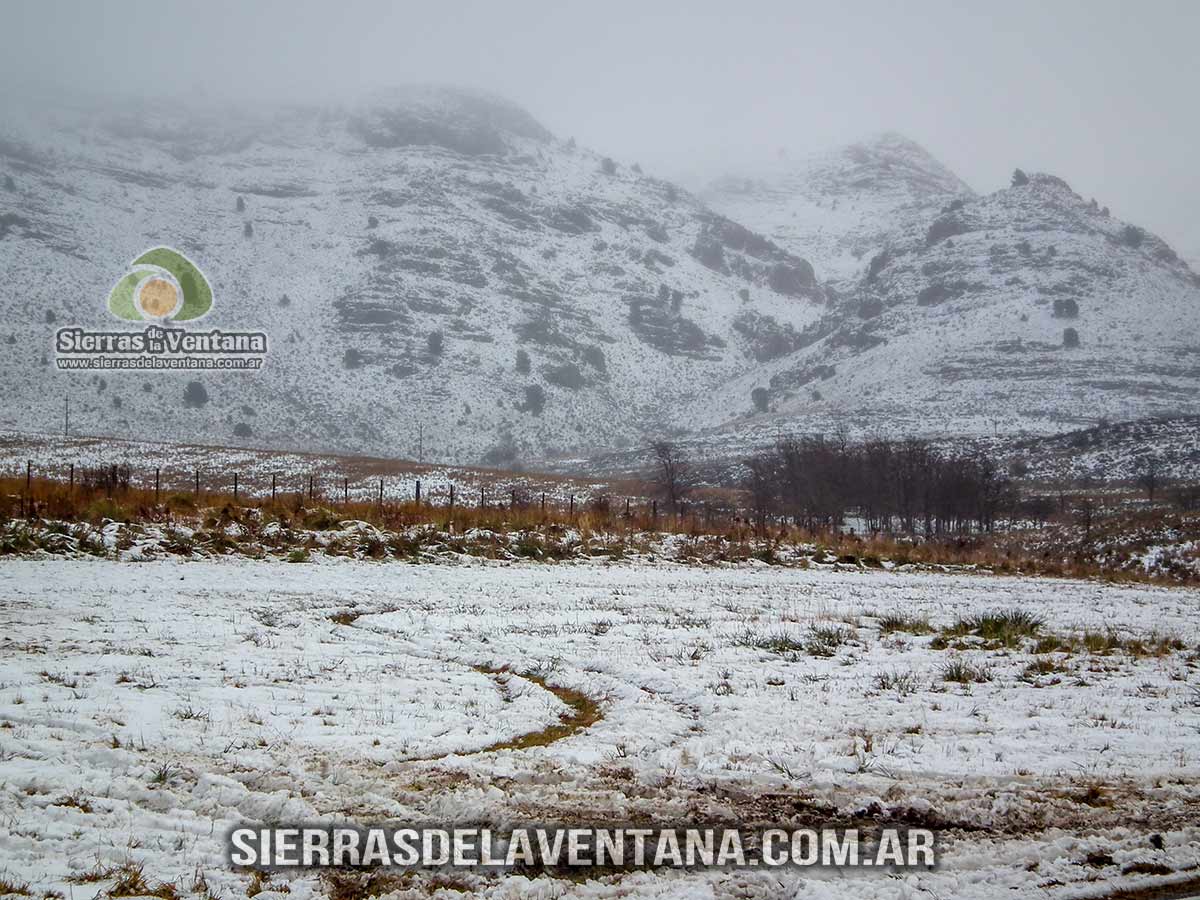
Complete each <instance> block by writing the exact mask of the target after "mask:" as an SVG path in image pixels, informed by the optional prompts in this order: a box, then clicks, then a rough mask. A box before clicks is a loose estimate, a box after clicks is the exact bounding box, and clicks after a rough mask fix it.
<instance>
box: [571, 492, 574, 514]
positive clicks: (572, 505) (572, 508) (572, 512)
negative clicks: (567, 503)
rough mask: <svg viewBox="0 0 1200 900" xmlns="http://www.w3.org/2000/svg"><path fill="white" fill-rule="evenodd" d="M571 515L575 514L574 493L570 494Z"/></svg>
mask: <svg viewBox="0 0 1200 900" xmlns="http://www.w3.org/2000/svg"><path fill="white" fill-rule="evenodd" d="M571 515H575V495H574V494H572V495H571Z"/></svg>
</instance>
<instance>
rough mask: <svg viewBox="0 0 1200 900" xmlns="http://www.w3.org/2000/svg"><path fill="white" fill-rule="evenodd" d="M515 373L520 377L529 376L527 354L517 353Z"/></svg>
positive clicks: (521, 351) (523, 352) (520, 351)
mask: <svg viewBox="0 0 1200 900" xmlns="http://www.w3.org/2000/svg"><path fill="white" fill-rule="evenodd" d="M517 373H518V374H520V375H528V374H529V354H528V353H526V352H525V351H524V350H518V351H517Z"/></svg>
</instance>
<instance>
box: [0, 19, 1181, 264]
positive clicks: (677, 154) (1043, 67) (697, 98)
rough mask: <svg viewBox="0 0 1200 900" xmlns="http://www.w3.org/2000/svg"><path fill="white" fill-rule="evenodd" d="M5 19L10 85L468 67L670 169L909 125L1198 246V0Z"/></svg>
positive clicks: (689, 172) (505, 90) (419, 72)
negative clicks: (1042, 175)
mask: <svg viewBox="0 0 1200 900" xmlns="http://www.w3.org/2000/svg"><path fill="white" fill-rule="evenodd" d="M0 12H2V13H3V18H2V20H0V21H2V23H3V29H2V30H0V82H2V83H3V86H4V87H5V88H6V89H8V90H13V89H18V90H19V89H23V88H25V87H37V86H45V85H51V86H53V85H65V86H69V87H71V88H74V89H85V90H88V91H91V92H94V93H99V94H109V93H112V94H116V95H136V94H140V93H145V94H153V95H161V94H164V93H167V94H172V93H183V94H188V93H197V92H199V93H203V94H206V95H208V96H210V97H220V96H223V95H231V96H237V95H239V94H246V95H250V96H252V97H254V98H256V99H264V98H265V99H273V98H280V99H289V100H291V99H304V98H319V99H322V100H324V99H338V98H341V97H347V98H352V97H354V96H355V95H357V94H360V93H363V92H366V91H368V90H371V89H374V88H377V87H382V86H386V85H389V84H396V83H405V82H414V81H415V82H441V81H444V82H452V83H458V84H465V85H473V86H477V87H483V88H487V89H490V90H492V91H495V92H497V93H501V94H504V95H506V96H508V97H509V98H511V99H512V100H514V101H516V102H518V103H520V104H521V105H523V106H525V107H526V108H527V109H529V110H530V111H531V112H533V113H534V115H536V116H537V117H538V118H539V119H540V120H541V121H542V122H543V124H545V125H546V126H547V127H548V128H550V129H551V130H552V131H554V132H555V133H556V134H559V135H561V136H568V135H574V136H575V137H576V138H577V139H578V140H579V141H580V142H581V143H583V144H585V145H587V146H590V147H592V148H593V149H596V150H599V151H602V152H604V153H607V154H610V155H612V156H614V157H615V158H617V159H619V160H622V161H625V162H627V163H632V162H635V161H636V162H640V163H641V164H642V166H643V167H644V168H646V169H647V170H648V171H652V172H653V173H655V174H660V175H663V176H667V177H692V178H694V177H696V176H706V175H709V174H719V173H720V172H722V171H724V170H731V169H732V170H736V169H738V168H739V167H741V166H743V165H746V164H749V163H752V162H753V161H755V160H759V159H764V158H767V157H770V156H773V155H774V154H775V153H776V152H777V150H778V149H779V148H780V147H785V148H787V150H788V151H789V152H790V153H794V154H800V153H803V152H805V151H807V150H814V149H822V148H824V147H827V146H830V145H833V144H835V143H840V142H845V141H849V140H853V139H855V138H858V137H861V136H864V135H867V134H870V133H873V132H877V131H882V130H885V129H891V130H896V131H900V132H902V133H905V134H907V135H909V136H910V137H912V138H914V139H916V140H918V141H919V142H921V143H923V144H924V145H925V146H926V147H927V148H928V149H929V150H931V151H932V152H933V153H934V154H935V155H936V156H938V157H940V158H941V159H942V160H943V161H944V162H945V163H946V164H947V165H949V166H950V167H951V168H952V169H954V170H955V171H956V172H957V173H958V174H959V175H960V176H962V177H963V178H964V179H965V180H966V181H967V182H968V183H970V184H971V186H972V187H974V188H975V189H976V190H980V191H990V190H994V189H996V188H998V187H1001V186H1003V185H1004V184H1005V183H1007V180H1008V176H1009V173H1010V172H1011V171H1012V169H1013V167H1014V166H1021V167H1023V168H1025V169H1027V170H1030V171H1049V172H1052V173H1054V174H1057V175H1060V176H1062V177H1064V178H1066V179H1067V181H1069V182H1070V183H1071V185H1072V187H1074V188H1075V189H1076V190H1077V191H1078V192H1079V193H1080V194H1083V195H1084V196H1086V197H1090V196H1095V197H1096V198H1097V199H1098V200H1099V201H1100V202H1101V203H1102V204H1106V205H1109V206H1111V207H1112V209H1113V212H1114V213H1115V214H1117V215H1119V216H1120V217H1122V218H1126V219H1129V220H1131V221H1133V222H1136V223H1138V224H1142V225H1145V226H1147V227H1149V228H1150V229H1152V230H1154V231H1157V232H1159V233H1160V234H1162V235H1163V236H1164V237H1166V238H1167V239H1168V240H1169V241H1171V242H1172V243H1173V244H1175V245H1176V246H1177V248H1178V249H1179V250H1180V251H1181V252H1183V253H1184V254H1185V255H1189V256H1191V257H1193V258H1194V259H1200V163H1198V161H1197V158H1198V157H1200V153H1198V148H1200V116H1198V115H1197V111H1198V110H1200V97H1198V96H1197V95H1198V94H1200V50H1198V46H1200V45H1198V40H1200V2H1196V0H1174V2H1171V0H1161V2H1140V3H1133V2H1099V0H1087V2H1085V0H1052V2H1044V0H1043V2H1012V0H1010V2H1007V3H1003V4H998V3H984V2H983V0H975V2H972V0H959V2H911V3H898V2H878V3H874V2H872V3H868V2H859V3H840V2H835V0H827V2H824V3H820V4H816V3H804V2H788V0H776V2H759V3H754V2H739V3H731V2H721V3H710V2H696V0H692V2H678V3H671V4H668V3H665V2H663V3H647V2H644V0H643V2H628V3H627V2H616V0H606V2H595V0H593V2H588V3H581V2H544V3H541V2H539V3H532V2H529V3H522V2H515V0H510V2H453V0H439V2H422V3H402V2H382V0H377V2H366V0H338V2H336V3H320V2H313V0H305V2H296V0H289V2H282V0H270V2H267V0H256V2H214V0H206V2H203V3H183V2H164V0H154V2H126V0H105V2H103V3H99V2H92V0H75V2H62V0H57V2H48V0H39V2H33V0H27V2H12V0H6V2H3V3H2V4H0ZM2 126H3V123H2V122H0V130H2Z"/></svg>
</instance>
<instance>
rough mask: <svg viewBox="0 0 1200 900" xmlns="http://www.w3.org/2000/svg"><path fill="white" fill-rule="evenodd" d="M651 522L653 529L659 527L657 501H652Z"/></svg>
mask: <svg viewBox="0 0 1200 900" xmlns="http://www.w3.org/2000/svg"><path fill="white" fill-rule="evenodd" d="M650 521H651V522H652V523H653V527H655V528H657V527H658V501H657V500H651V501H650Z"/></svg>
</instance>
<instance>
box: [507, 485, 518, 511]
mask: <svg viewBox="0 0 1200 900" xmlns="http://www.w3.org/2000/svg"><path fill="white" fill-rule="evenodd" d="M508 508H509V509H516V508H517V489H516V488H512V489H511V490H510V491H509V492H508Z"/></svg>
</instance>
